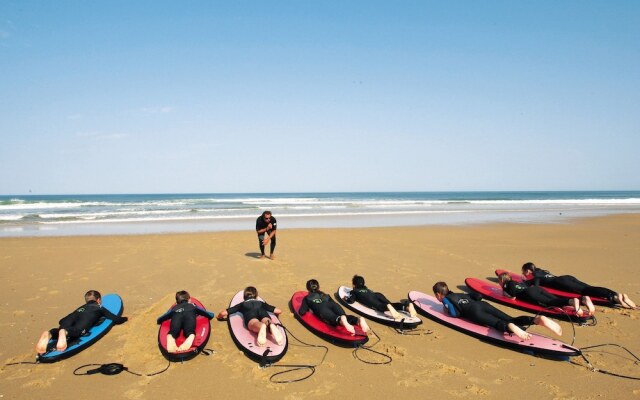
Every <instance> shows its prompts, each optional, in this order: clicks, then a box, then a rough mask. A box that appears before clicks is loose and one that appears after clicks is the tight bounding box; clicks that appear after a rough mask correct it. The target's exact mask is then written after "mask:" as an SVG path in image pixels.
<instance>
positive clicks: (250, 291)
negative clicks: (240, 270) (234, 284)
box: [243, 286, 258, 300]
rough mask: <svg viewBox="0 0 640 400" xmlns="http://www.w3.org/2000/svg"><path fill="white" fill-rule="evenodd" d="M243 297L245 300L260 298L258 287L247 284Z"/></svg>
mask: <svg viewBox="0 0 640 400" xmlns="http://www.w3.org/2000/svg"><path fill="white" fill-rule="evenodd" d="M243 297H244V299H245V300H250V299H257V298H258V289H256V288H254V287H253V286H247V287H246V288H244V293H243Z"/></svg>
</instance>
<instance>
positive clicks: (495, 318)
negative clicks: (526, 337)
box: [443, 292, 534, 332]
mask: <svg viewBox="0 0 640 400" xmlns="http://www.w3.org/2000/svg"><path fill="white" fill-rule="evenodd" d="M478 299H479V297H478V296H475V295H469V294H466V293H452V292H449V294H447V296H446V297H445V298H444V300H448V301H449V302H450V303H451V304H452V306H453V307H455V310H454V312H451V310H450V311H449V314H450V315H452V316H455V315H453V314H455V313H456V312H457V313H459V315H460V316H461V317H463V318H465V319H468V320H469V321H471V322H473V323H476V324H478V325H485V326H490V327H493V328H495V329H497V330H499V331H500V332H509V328H508V327H507V326H508V325H509V324H510V323H513V324H516V325H517V326H519V327H520V328H521V329H526V328H527V327H529V326H530V325H532V324H533V322H534V318H533V317H527V316H521V317H515V318H514V317H511V316H509V315H507V314H505V313H504V312H502V311H500V310H498V309H497V308H495V307H494V306H492V305H491V304H489V303H486V302H484V301H481V300H478ZM443 303H444V304H446V302H444V301H443Z"/></svg>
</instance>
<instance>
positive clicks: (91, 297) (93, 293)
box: [84, 290, 102, 303]
mask: <svg viewBox="0 0 640 400" xmlns="http://www.w3.org/2000/svg"><path fill="white" fill-rule="evenodd" d="M101 298H102V295H101V294H100V292H98V291H97V290H89V291H88V292H87V293H85V294H84V301H85V302H86V303H88V302H90V301H98V300H100V299H101Z"/></svg>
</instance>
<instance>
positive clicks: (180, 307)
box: [157, 290, 214, 353]
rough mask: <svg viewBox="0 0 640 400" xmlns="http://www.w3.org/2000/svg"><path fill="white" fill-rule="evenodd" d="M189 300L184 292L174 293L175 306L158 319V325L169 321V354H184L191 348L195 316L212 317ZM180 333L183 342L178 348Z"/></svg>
mask: <svg viewBox="0 0 640 400" xmlns="http://www.w3.org/2000/svg"><path fill="white" fill-rule="evenodd" d="M190 299H191V296H190V295H189V292H187V291H186V290H181V291H179V292H176V305H175V306H173V307H172V308H171V310H169V312H167V313H166V314H164V315H162V316H161V317H160V318H158V321H157V322H158V324H161V323H163V322H164V321H166V320H168V319H171V324H170V325H169V333H168V334H167V351H168V352H169V353H179V352H184V351H187V350H189V349H190V348H191V346H192V345H193V341H194V339H195V338H196V315H202V316H203V317H207V318H209V319H212V318H213V316H214V315H213V314H212V313H210V312H208V311H206V310H203V309H202V308H200V307H196V305H195V304H193V303H191V300H190ZM181 331H182V333H183V335H184V337H185V340H184V342H182V344H181V345H180V346H177V345H176V339H177V338H178V337H179V336H180V332H181Z"/></svg>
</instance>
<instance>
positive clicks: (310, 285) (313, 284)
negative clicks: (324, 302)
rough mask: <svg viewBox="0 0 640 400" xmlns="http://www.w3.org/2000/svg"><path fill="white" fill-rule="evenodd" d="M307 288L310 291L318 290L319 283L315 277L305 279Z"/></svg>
mask: <svg viewBox="0 0 640 400" xmlns="http://www.w3.org/2000/svg"><path fill="white" fill-rule="evenodd" d="M307 290H308V291H309V292H311V293H316V292H318V291H320V283H318V281H317V280H316V279H309V280H308V281H307Z"/></svg>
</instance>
